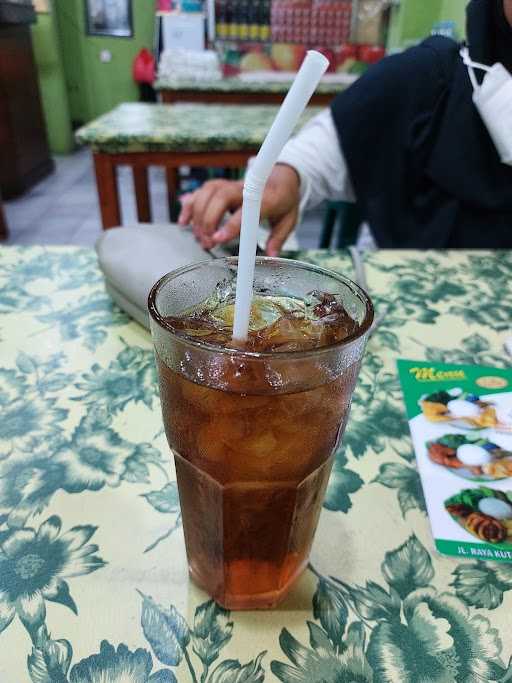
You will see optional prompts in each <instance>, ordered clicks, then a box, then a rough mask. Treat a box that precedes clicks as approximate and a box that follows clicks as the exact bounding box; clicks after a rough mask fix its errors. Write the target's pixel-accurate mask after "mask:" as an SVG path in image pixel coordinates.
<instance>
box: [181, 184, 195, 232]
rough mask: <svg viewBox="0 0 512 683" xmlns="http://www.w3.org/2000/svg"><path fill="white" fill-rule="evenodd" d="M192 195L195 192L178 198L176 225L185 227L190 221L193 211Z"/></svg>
mask: <svg viewBox="0 0 512 683" xmlns="http://www.w3.org/2000/svg"><path fill="white" fill-rule="evenodd" d="M194 195H195V192H189V193H188V194H184V195H182V196H181V197H180V203H181V211H180V215H179V216H178V225H181V226H182V227H185V226H186V225H188V224H189V223H190V221H191V219H192V214H193V209H194Z"/></svg>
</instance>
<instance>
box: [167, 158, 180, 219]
mask: <svg viewBox="0 0 512 683" xmlns="http://www.w3.org/2000/svg"><path fill="white" fill-rule="evenodd" d="M165 174H166V176H167V197H168V201H169V217H170V220H171V222H172V223H175V222H176V221H177V220H178V214H179V207H178V169H177V168H176V167H175V166H166V167H165Z"/></svg>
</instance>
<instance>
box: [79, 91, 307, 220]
mask: <svg viewBox="0 0 512 683" xmlns="http://www.w3.org/2000/svg"><path fill="white" fill-rule="evenodd" d="M276 113H277V108H276V107H269V106H258V107H256V106H254V107H248V106H241V105H238V106H235V105H232V106H226V105H223V106H218V105H217V106H216V105H185V104H181V105H174V106H169V105H163V104H121V105H120V106H118V107H116V108H115V109H113V110H112V111H111V112H109V113H108V114H105V115H104V116H100V117H99V118H98V119H96V120H95V121H93V122H91V123H89V124H88V125H86V126H84V127H83V128H81V129H79V130H78V131H77V133H76V139H77V142H78V143H80V144H83V145H90V146H91V147H92V150H93V156H94V168H95V172H96V183H97V187H98V197H99V202H100V209H101V219H102V223H103V227H104V228H105V229H106V228H112V227H115V226H118V225H120V224H121V211H120V206H119V196H118V188H117V178H116V169H117V167H118V166H119V165H122V164H127V165H129V166H131V167H132V170H133V179H134V186H135V198H136V204H137V215H138V218H139V221H140V222H142V223H147V222H150V221H151V207H150V196H149V186H148V167H149V166H165V168H166V172H167V186H168V192H169V200H170V207H171V208H172V207H173V205H175V202H176V193H177V173H178V168H179V167H180V166H182V165H186V166H205V167H222V168H243V167H245V165H246V164H247V161H248V160H249V159H250V158H251V157H252V156H254V154H255V153H256V152H257V150H258V149H259V147H260V146H261V144H262V142H263V140H264V139H265V136H266V134H267V132H268V130H269V128H270V126H271V124H272V121H273V120H274V117H275V115H276ZM316 113H318V110H317V109H315V108H309V109H308V110H307V111H306V112H305V113H304V115H303V117H302V119H301V124H303V123H305V122H306V121H307V120H309V119H310V118H311V117H312V116H314V115H315V114H316ZM171 213H173V211H171Z"/></svg>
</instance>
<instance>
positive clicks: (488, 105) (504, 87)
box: [460, 48, 512, 166]
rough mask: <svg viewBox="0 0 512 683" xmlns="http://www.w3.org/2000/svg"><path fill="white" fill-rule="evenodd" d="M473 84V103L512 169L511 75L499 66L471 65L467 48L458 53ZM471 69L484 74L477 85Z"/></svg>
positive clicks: (500, 152) (501, 157)
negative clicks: (484, 72)
mask: <svg viewBox="0 0 512 683" xmlns="http://www.w3.org/2000/svg"><path fill="white" fill-rule="evenodd" d="M460 55H461V57H462V59H463V61H464V64H466V66H467V67H468V72H469V77H470V79H471V83H472V84H473V102H474V104H475V107H476V108H477V109H478V112H479V114H480V116H481V117H482V120H483V122H484V123H485V126H486V128H487V130H488V131H489V135H490V136H491V138H492V140H493V142H494V145H495V147H496V149H497V151H498V154H499V155H500V159H501V161H502V162H503V163H504V164H508V165H509V166H512V75H511V74H510V73H509V72H508V71H507V69H506V68H505V67H504V66H503V64H500V63H496V64H494V65H493V66H486V65H485V64H479V63H477V62H473V61H472V60H471V57H470V56H469V52H468V49H467V48H463V49H462V50H461V51H460ZM475 69H481V70H483V71H486V72H487V73H486V74H485V76H484V80H483V81H482V85H479V83H478V81H477V79H476V76H475V71H474V70H475Z"/></svg>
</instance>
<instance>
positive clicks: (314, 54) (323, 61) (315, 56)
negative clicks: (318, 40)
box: [306, 50, 331, 71]
mask: <svg viewBox="0 0 512 683" xmlns="http://www.w3.org/2000/svg"><path fill="white" fill-rule="evenodd" d="M306 59H308V61H315V62H316V63H317V64H318V66H319V67H323V68H324V70H325V71H326V70H327V69H328V68H329V65H330V63H331V62H330V61H329V60H328V59H327V57H326V56H325V55H324V54H322V53H321V52H318V50H308V52H307V55H306Z"/></svg>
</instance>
